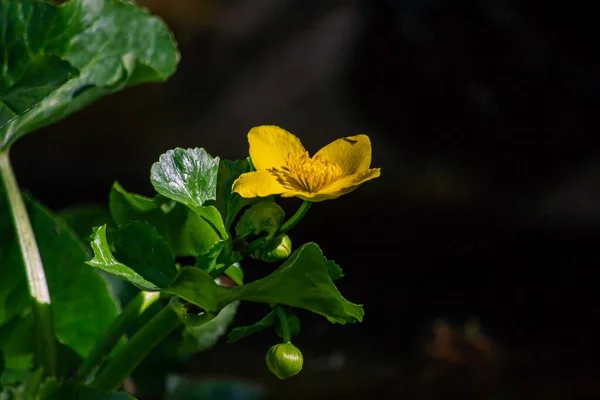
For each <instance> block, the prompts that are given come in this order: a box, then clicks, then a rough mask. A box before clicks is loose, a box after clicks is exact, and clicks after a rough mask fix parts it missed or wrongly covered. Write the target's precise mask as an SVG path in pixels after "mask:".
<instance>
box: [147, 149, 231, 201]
mask: <svg viewBox="0 0 600 400" xmlns="http://www.w3.org/2000/svg"><path fill="white" fill-rule="evenodd" d="M218 172H219V157H212V156H211V155H210V154H208V153H207V152H206V150H204V149H202V148H195V149H187V150H186V149H180V148H176V149H174V150H169V151H167V152H166V153H165V154H163V155H161V156H160V158H159V161H158V162H155V163H154V164H153V165H152V169H151V170H150V180H151V182H152V185H153V186H154V188H155V189H156V191H157V192H158V193H160V194H162V195H163V196H165V197H168V198H169V199H173V200H175V201H177V202H179V203H181V204H184V205H186V206H188V207H189V208H191V209H192V210H196V209H197V208H200V207H202V205H203V204H204V203H205V202H207V201H208V200H215V198H216V191H217V174H218Z"/></svg>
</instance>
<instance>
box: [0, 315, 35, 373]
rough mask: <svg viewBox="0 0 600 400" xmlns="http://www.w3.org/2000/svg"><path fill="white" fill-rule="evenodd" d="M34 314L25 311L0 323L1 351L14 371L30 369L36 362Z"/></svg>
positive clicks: (10, 368)
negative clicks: (2, 323)
mask: <svg viewBox="0 0 600 400" xmlns="http://www.w3.org/2000/svg"><path fill="white" fill-rule="evenodd" d="M33 327H34V324H33V316H32V315H31V313H28V312H24V315H18V316H16V317H15V318H13V319H12V320H10V321H7V322H6V323H5V324H4V325H0V351H2V353H3V354H4V363H5V367H6V369H8V370H13V371H30V370H31V369H32V368H33V366H34V365H33V364H34V359H33V358H34V355H33V354H34V340H33Z"/></svg>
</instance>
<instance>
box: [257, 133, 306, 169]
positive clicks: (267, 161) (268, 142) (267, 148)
mask: <svg viewBox="0 0 600 400" xmlns="http://www.w3.org/2000/svg"><path fill="white" fill-rule="evenodd" d="M248 142H249V143H250V158H251V159H252V164H254V169H256V170H257V171H264V170H266V169H269V168H281V167H283V166H284V165H285V159H286V157H287V155H288V154H289V153H303V152H304V151H305V150H304V146H302V143H301V142H300V139H298V138H297V137H296V136H294V135H292V134H291V133H289V132H288V131H286V130H285V129H282V128H280V127H278V126H274V125H263V126H257V127H255V128H252V129H251V130H250V132H249V133H248Z"/></svg>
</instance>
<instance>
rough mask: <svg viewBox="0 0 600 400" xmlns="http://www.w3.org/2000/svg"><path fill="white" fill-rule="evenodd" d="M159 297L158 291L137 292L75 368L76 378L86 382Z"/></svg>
mask: <svg viewBox="0 0 600 400" xmlns="http://www.w3.org/2000/svg"><path fill="white" fill-rule="evenodd" d="M159 298H160V292H139V293H138V294H137V296H135V297H134V298H133V300H131V301H130V302H129V303H128V304H127V306H126V307H125V308H124V309H123V310H122V311H121V313H120V314H119V316H118V317H117V318H115V320H114V321H113V322H112V324H111V325H110V326H109V327H108V330H107V331H106V333H105V334H104V336H103V337H102V340H100V341H99V342H98V343H97V344H96V346H95V347H94V348H93V349H92V351H91V352H90V354H89V355H88V356H87V358H86V359H85V360H84V361H83V363H82V364H81V366H80V367H79V369H78V370H77V379H78V380H80V381H83V382H87V381H89V380H90V379H91V377H92V375H93V373H94V372H95V371H94V370H95V369H96V368H97V367H98V366H99V365H100V363H101V362H102V361H103V360H104V358H105V357H106V355H107V354H108V353H109V351H110V350H111V349H112V348H113V347H114V345H115V344H116V343H117V341H118V340H119V339H120V338H121V337H122V336H123V335H124V334H125V332H126V331H127V329H128V328H129V326H130V325H131V323H132V322H133V321H135V320H136V319H137V318H138V317H139V316H140V315H142V314H143V313H144V311H146V310H147V309H148V307H150V306H151V305H152V304H154V303H155V302H156V301H157V300H158V299H159Z"/></svg>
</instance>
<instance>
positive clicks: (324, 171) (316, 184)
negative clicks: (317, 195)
mask: <svg viewBox="0 0 600 400" xmlns="http://www.w3.org/2000/svg"><path fill="white" fill-rule="evenodd" d="M271 172H273V173H274V174H275V175H276V176H277V178H278V179H279V181H280V183H281V184H283V185H284V186H287V187H289V188H291V189H296V190H297V189H300V190H302V191H304V192H316V191H318V190H319V189H321V188H323V187H325V186H327V185H329V184H330V183H332V182H334V181H336V180H337V179H339V178H340V176H341V175H342V168H341V167H340V166H339V165H338V164H337V163H334V162H331V161H329V160H326V159H325V158H323V157H321V156H316V157H313V158H310V157H309V156H308V152H307V151H305V152H304V153H290V154H288V155H287V157H286V166H285V167H283V168H282V169H281V170H273V171H271Z"/></svg>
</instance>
